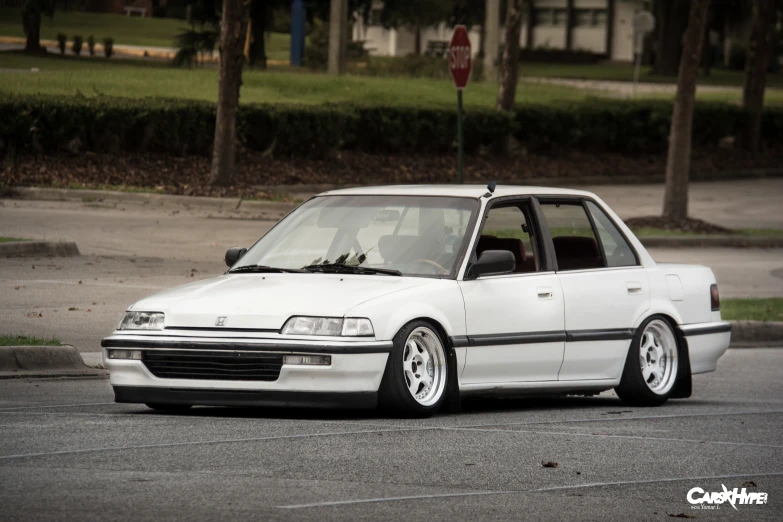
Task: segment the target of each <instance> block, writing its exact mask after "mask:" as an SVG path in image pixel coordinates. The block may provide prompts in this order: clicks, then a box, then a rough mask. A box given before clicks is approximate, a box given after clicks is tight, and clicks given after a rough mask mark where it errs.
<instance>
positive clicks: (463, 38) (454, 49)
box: [449, 25, 472, 185]
mask: <svg viewBox="0 0 783 522" xmlns="http://www.w3.org/2000/svg"><path fill="white" fill-rule="evenodd" d="M471 56H472V53H471V46H470V38H469V37H468V29H467V27H465V26H464V25H457V26H455V27H454V32H453V33H452V35H451V41H450V42H449V72H451V78H452V79H453V80H454V87H456V88H457V176H458V181H459V184H460V185H462V184H463V183H464V182H465V175H464V165H463V163H464V155H465V151H464V149H465V140H464V137H463V136H462V91H463V90H464V89H465V87H466V86H467V85H468V80H469V79H470V69H471Z"/></svg>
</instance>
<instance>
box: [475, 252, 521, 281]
mask: <svg viewBox="0 0 783 522" xmlns="http://www.w3.org/2000/svg"><path fill="white" fill-rule="evenodd" d="M516 267H517V262H516V260H515V259H514V254H512V253H511V252H509V251H508V250H486V251H484V253H483V254H481V255H480V256H479V258H478V261H476V262H475V263H474V264H472V265H471V266H470V275H471V276H473V277H481V276H484V275H500V274H510V273H511V272H513V271H514V269H515V268H516Z"/></svg>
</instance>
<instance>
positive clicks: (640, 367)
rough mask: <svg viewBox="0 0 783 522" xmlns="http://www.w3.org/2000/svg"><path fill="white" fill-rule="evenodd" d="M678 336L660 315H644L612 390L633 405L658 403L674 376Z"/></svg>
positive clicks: (675, 376) (677, 362)
mask: <svg viewBox="0 0 783 522" xmlns="http://www.w3.org/2000/svg"><path fill="white" fill-rule="evenodd" d="M678 364H679V353H678V346H677V337H676V336H675V335H674V331H673V330H672V327H671V326H670V325H669V323H668V322H667V321H666V320H665V319H663V318H662V317H659V316H653V317H651V318H649V319H647V320H646V321H645V322H644V323H642V325H641V326H640V327H639V329H638V330H637V333H636V336H635V337H634V339H633V342H632V343H631V347H630V349H629V350H628V357H627V358H626V360H625V368H624V370H623V377H622V379H621V380H620V385H619V386H617V388H615V392H617V395H618V396H619V397H620V399H621V400H622V401H623V402H624V403H626V404H629V405H633V406H659V405H661V404H663V403H664V402H666V400H667V399H668V398H669V395H671V392H672V389H673V388H674V384H675V382H676V380H677V368H678Z"/></svg>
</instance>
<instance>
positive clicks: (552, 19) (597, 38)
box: [353, 0, 651, 62]
mask: <svg viewBox="0 0 783 522" xmlns="http://www.w3.org/2000/svg"><path fill="white" fill-rule="evenodd" d="M650 4H651V0H526V2H525V6H524V9H525V13H524V17H523V21H522V33H521V36H520V42H519V43H520V47H522V48H523V49H567V50H574V51H578V50H583V51H589V52H592V53H595V54H600V55H604V56H606V58H607V59H609V60H613V61H618V62H630V61H633V58H634V54H633V53H634V49H633V43H634V31H633V17H634V14H635V13H636V12H637V11H641V10H650V8H651V5H650ZM382 9H383V3H382V2H376V3H375V4H374V5H373V9H372V11H371V13H370V16H369V18H368V20H367V21H366V23H365V21H364V20H362V19H361V17H357V19H356V22H355V23H354V26H353V40H354V41H363V42H364V47H365V49H367V50H368V51H369V52H370V54H372V55H375V56H404V55H406V54H411V53H413V52H415V48H416V46H415V42H416V35H415V32H414V29H412V28H408V27H401V28H397V29H385V28H384V27H383V26H382V25H380V23H378V18H379V16H378V13H379V11H380V10H382ZM451 31H452V28H451V27H449V26H447V25H446V24H445V23H441V24H439V25H437V26H435V27H425V28H422V29H421V33H420V39H421V50H422V52H424V51H426V50H427V48H428V45H429V42H431V41H434V42H443V41H448V40H449V38H451ZM501 31H502V28H501ZM469 35H470V41H471V44H472V47H473V52H474V53H476V52H478V49H479V40H480V38H481V28H480V27H479V26H474V27H471V28H470V31H469ZM499 40H500V41H502V35H501V37H500V38H499Z"/></svg>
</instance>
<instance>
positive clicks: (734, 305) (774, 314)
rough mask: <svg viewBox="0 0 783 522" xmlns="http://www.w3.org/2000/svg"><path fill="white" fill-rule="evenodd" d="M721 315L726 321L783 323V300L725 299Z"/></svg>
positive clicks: (778, 298)
mask: <svg viewBox="0 0 783 522" xmlns="http://www.w3.org/2000/svg"><path fill="white" fill-rule="evenodd" d="M720 315H721V317H722V318H723V319H725V320H733V321H736V320H741V319H744V320H749V321H750V320H752V321H783V298H780V297H773V298H768V299H723V300H721V303H720Z"/></svg>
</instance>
